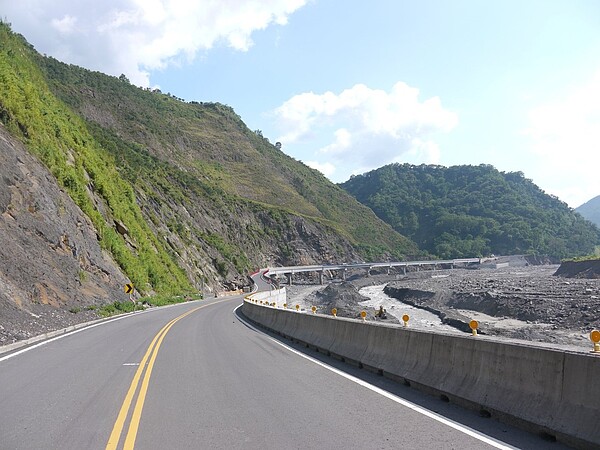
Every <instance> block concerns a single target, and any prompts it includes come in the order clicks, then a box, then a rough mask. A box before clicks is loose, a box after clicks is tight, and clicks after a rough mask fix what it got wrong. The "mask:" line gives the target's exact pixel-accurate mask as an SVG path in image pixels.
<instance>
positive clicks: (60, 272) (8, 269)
mask: <svg viewBox="0 0 600 450" xmlns="http://www.w3.org/2000/svg"><path fill="white" fill-rule="evenodd" d="M126 282H127V279H126V278H125V276H124V275H123V274H122V273H121V271H120V270H119V268H118V267H117V265H116V264H115V262H114V261H113V260H112V258H111V257H110V255H109V254H108V253H107V252H103V251H102V250H101V249H100V245H99V243H98V240H97V238H96V229H95V228H94V226H93V224H92V223H91V221H90V220H89V219H88V218H87V217H86V216H85V215H84V214H83V212H82V211H81V210H80V209H79V208H78V207H77V206H76V205H75V203H74V202H73V200H71V198H70V197H69V196H68V195H67V194H66V193H65V192H64V191H62V190H60V189H59V188H58V186H57V184H56V180H55V179H54V177H53V176H52V175H51V174H50V173H49V172H48V169H47V168H46V167H44V166H43V165H42V164H41V163H40V162H39V161H38V160H37V159H36V158H34V157H33V156H32V155H31V154H29V153H28V152H27V150H26V149H25V148H24V147H23V145H21V144H20V143H19V142H17V141H15V140H14V139H13V138H12V137H11V136H10V135H9V134H8V133H7V131H6V129H5V128H4V126H2V125H0V345H3V344H4V343H10V342H12V341H14V340H16V339H22V338H26V337H29V336H30V335H29V334H28V332H27V329H28V328H29V327H27V326H23V324H26V323H29V322H35V323H36V327H35V330H37V332H36V333H39V332H41V331H44V330H49V329H52V328H53V326H52V324H53V322H55V320H56V318H55V317H50V316H52V315H60V314H62V315H63V316H67V317H66V318H63V320H62V322H63V323H69V320H72V321H74V322H76V321H78V320H81V319H80V317H75V315H74V314H72V313H71V312H69V311H68V310H71V311H73V312H76V311H79V310H85V309H86V308H93V307H95V306H97V305H100V304H104V303H107V302H112V301H115V300H121V301H124V300H126V296H125V294H124V293H123V289H122V288H123V285H124V284H125V283H126ZM61 308H62V309H61ZM46 322H49V323H48V324H47V323H46Z"/></svg>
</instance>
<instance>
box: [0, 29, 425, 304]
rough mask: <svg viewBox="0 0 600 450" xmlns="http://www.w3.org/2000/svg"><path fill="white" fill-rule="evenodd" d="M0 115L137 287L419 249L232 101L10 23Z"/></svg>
mask: <svg viewBox="0 0 600 450" xmlns="http://www.w3.org/2000/svg"><path fill="white" fill-rule="evenodd" d="M0 122H1V123H2V124H4V126H5V127H6V129H7V130H8V132H9V133H10V134H11V135H12V136H14V137H16V138H17V139H19V140H20V141H22V142H23V143H24V144H25V146H26V147H27V149H28V150H29V151H30V152H31V153H32V154H34V155H36V156H37V157H38V158H39V159H40V160H41V161H42V162H43V163H44V164H45V165H46V166H47V167H48V168H49V170H50V172H51V173H52V175H53V177H54V179H55V181H56V182H57V183H58V186H60V187H61V188H62V189H63V190H64V191H65V192H67V193H68V194H69V195H70V196H71V198H73V199H74V201H75V203H76V204H77V205H78V207H79V208H80V209H81V210H82V211H83V212H84V213H85V215H87V216H88V217H89V219H90V220H91V223H92V224H93V227H94V228H95V230H96V234H97V237H98V242H99V244H100V247H101V248H102V249H104V250H106V251H107V252H108V253H109V254H110V255H112V257H113V258H114V260H115V261H116V263H117V265H118V266H119V267H120V268H121V270H122V271H123V272H124V273H125V274H126V276H127V277H128V278H129V279H131V280H132V281H133V282H134V283H135V284H136V286H137V287H138V289H139V290H140V291H141V292H152V291H155V292H165V293H168V292H171V293H174V292H185V291H188V290H190V289H194V288H195V289H203V290H208V291H214V290H218V289H223V288H235V287H236V286H239V285H240V284H244V283H245V282H246V279H245V274H246V273H247V271H248V270H250V269H252V268H255V267H258V266H264V265H267V264H294V263H310V262H316V261H323V260H335V261H340V260H350V259H354V258H357V257H363V258H375V257H377V258H387V257H393V258H396V259H397V258H403V257H406V255H411V254H417V253H418V249H417V247H416V245H415V244H414V243H413V242H411V241H410V240H408V239H406V238H404V237H403V236H401V235H399V234H398V233H397V232H395V231H394V230H393V229H392V228H391V227H390V226H389V225H387V224H385V223H384V222H383V221H381V220H380V219H378V218H377V217H376V216H375V214H374V213H373V212H372V211H370V210H369V209H368V208H367V207H365V206H363V205H361V204H360V203H359V202H357V201H356V200H355V199H354V198H352V197H351V196H349V195H348V194H347V193H345V192H344V191H343V190H342V189H340V188H339V187H338V186H336V185H334V184H332V183H330V182H329V181H328V180H327V179H325V178H324V177H323V176H322V175H321V174H320V173H319V172H317V171H314V170H312V169H310V168H308V167H307V166H305V165H304V164H302V163H300V162H298V161H295V160H294V159H292V158H290V157H288V156H286V155H285V154H283V153H282V152H281V151H280V150H279V149H278V148H276V147H275V146H273V145H271V144H270V143H269V142H268V140H266V139H264V138H263V137H262V136H260V134H259V133H255V132H252V131H250V130H248V128H247V127H246V126H245V125H244V124H243V122H242V121H241V120H240V118H239V117H238V116H237V115H236V114H235V113H234V112H233V110H232V109H231V108H229V107H227V106H224V105H221V104H218V103H217V104H213V103H211V104H201V103H196V102H192V103H185V102H183V101H181V100H180V99H177V98H175V97H173V96H171V95H164V94H162V93H160V92H157V91H154V92H151V91H148V90H143V89H139V88H136V87H134V86H132V85H130V84H129V82H128V81H127V80H126V79H125V78H124V77H121V78H115V77H109V76H106V75H103V74H100V73H97V72H90V71H88V70H85V69H81V68H78V67H74V66H68V65H65V64H62V63H60V62H58V61H56V60H54V59H51V58H46V57H43V56H41V55H39V54H38V53H37V52H35V50H34V49H33V48H32V47H31V46H30V45H29V44H27V42H26V41H25V40H24V39H23V38H22V37H21V36H18V35H15V34H14V33H12V32H11V31H10V28H9V26H8V25H6V24H0Z"/></svg>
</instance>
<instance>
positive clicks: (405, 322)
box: [402, 314, 410, 327]
mask: <svg viewBox="0 0 600 450" xmlns="http://www.w3.org/2000/svg"><path fill="white" fill-rule="evenodd" d="M409 320H410V316H409V315H408V314H404V315H403V316H402V322H404V326H405V327H407V326H408V321H409Z"/></svg>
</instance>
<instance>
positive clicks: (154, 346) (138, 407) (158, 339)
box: [106, 303, 214, 450]
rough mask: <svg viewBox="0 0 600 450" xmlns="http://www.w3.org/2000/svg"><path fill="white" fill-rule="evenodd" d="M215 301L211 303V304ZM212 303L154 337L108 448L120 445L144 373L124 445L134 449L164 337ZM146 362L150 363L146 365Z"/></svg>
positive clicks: (174, 321)
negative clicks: (175, 326) (174, 327)
mask: <svg viewBox="0 0 600 450" xmlns="http://www.w3.org/2000/svg"><path fill="white" fill-rule="evenodd" d="M212 304H214V303H211V305H212ZM207 306H210V305H203V306H199V307H198V308H194V309H192V310H190V311H188V312H186V313H183V314H181V315H180V316H179V317H176V318H175V319H173V320H171V321H170V322H169V323H167V324H166V325H165V326H164V327H163V328H162V329H161V330H160V331H159V332H158V334H157V335H156V336H154V339H152V342H151V343H150V346H149V347H148V350H147V351H146V354H145V355H144V357H143V358H142V361H141V362H140V365H139V367H138V369H137V370H136V372H135V375H134V376H133V380H132V381H131V386H129V390H128V391H127V395H126V396H125V400H124V401H123V405H122V406H121V410H120V411H119V415H118V416H117V420H116V422H115V426H114V427H113V430H112V433H110V438H109V439H108V444H106V450H116V448H117V445H119V441H120V440H121V436H122V433H123V428H124V426H125V421H126V420H127V416H128V414H129V411H130V409H131V403H132V401H133V397H134V396H135V393H136V391H137V390H138V386H139V385H140V379H141V378H142V374H144V378H143V380H142V382H141V387H140V390H139V393H138V396H137V400H136V402H135V407H134V409H133V414H132V415H131V420H130V422H129V429H128V430H127V436H126V437H125V444H124V445H123V450H133V447H134V445H135V438H136V436H137V432H138V427H139V425H140V418H141V416H142V408H143V407H144V401H145V399H146V392H148V384H149V383H150V376H151V375H152V368H153V367H154V361H156V355H158V350H159V349H160V346H161V344H162V341H163V339H164V338H165V336H166V335H167V333H168V332H169V330H170V329H171V327H172V326H173V325H175V323H176V322H177V321H179V320H181V319H183V318H184V317H186V316H188V315H190V314H192V313H193V312H195V311H197V310H199V309H201V308H205V307H207ZM146 363H148V364H147V365H146Z"/></svg>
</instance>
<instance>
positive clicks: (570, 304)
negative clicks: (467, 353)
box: [288, 264, 600, 349]
mask: <svg viewBox="0 0 600 450" xmlns="http://www.w3.org/2000/svg"><path fill="white" fill-rule="evenodd" d="M558 267H559V266H557V265H539V266H535V265H528V264H521V265H516V266H514V267H511V266H503V267H498V268H496V267H495V266H493V265H488V266H487V267H486V266H482V267H480V268H479V269H452V270H435V271H419V272H412V273H408V274H406V275H404V274H399V273H395V274H394V273H391V274H387V273H385V274H373V275H372V276H370V277H365V276H364V274H361V275H360V276H354V277H352V276H350V277H349V278H348V279H349V282H348V283H332V284H331V285H329V286H327V287H319V286H314V285H313V286H310V285H300V286H298V285H296V286H292V287H291V288H290V287H288V299H289V300H288V302H289V303H290V304H292V303H294V302H296V303H297V302H300V303H301V304H302V307H307V308H309V307H310V306H312V305H313V304H314V305H316V306H317V307H318V308H319V309H320V310H321V311H323V312H325V313H329V311H330V309H331V307H332V306H336V307H337V308H338V310H342V311H343V312H342V314H340V313H338V315H346V316H348V317H357V316H358V314H359V312H360V310H361V309H365V307H364V305H368V304H370V303H369V302H366V300H368V299H369V298H368V297H366V296H364V295H361V294H359V289H361V288H364V287H365V286H376V285H383V284H385V288H384V291H385V294H387V297H386V298H387V301H388V302H387V303H385V305H386V309H387V310H388V311H389V312H392V313H393V309H392V308H394V307H395V305H394V302H399V303H398V305H409V306H413V307H416V308H419V309H424V310H427V311H429V312H431V313H433V314H435V315H437V316H438V317H439V318H440V322H441V323H442V324H444V325H451V326H453V327H454V328H456V329H458V330H461V331H463V332H470V329H469V327H468V323H469V322H470V321H471V320H473V319H474V320H477V321H478V322H479V332H480V333H481V334H486V335H491V336H502V337H506V338H510V339H519V340H525V341H535V342H545V343H550V344H556V345H559V346H568V347H577V348H578V349H587V348H589V349H591V348H592V344H591V342H590V340H589V333H590V331H591V330H593V329H600V279H573V278H569V279H567V278H562V277H559V276H555V275H554V274H555V273H556V271H557V269H558ZM357 275H358V274H357ZM350 285H351V286H352V288H351V287H349V286H350ZM352 291H354V292H355V294H352ZM336 292H342V293H343V294H342V295H341V298H342V300H340V296H339V295H338V296H337V297H338V298H337V299H336ZM360 292H361V293H362V294H364V293H365V292H366V290H364V289H363V290H361V291H360ZM390 297H391V298H390ZM379 300H380V297H378V300H377V301H379ZM390 302H391V303H390ZM372 303H373V302H371V304H372ZM382 304H383V303H382ZM368 311H369V318H370V319H375V318H374V317H373V313H374V310H373V309H372V308H370V309H368ZM344 312H345V313H346V314H344ZM388 317H389V321H392V322H398V320H397V318H395V317H394V316H393V314H388Z"/></svg>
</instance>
